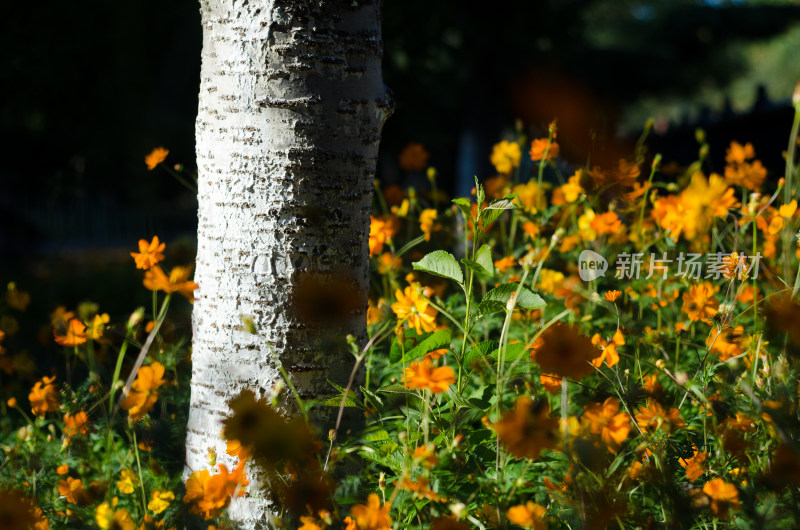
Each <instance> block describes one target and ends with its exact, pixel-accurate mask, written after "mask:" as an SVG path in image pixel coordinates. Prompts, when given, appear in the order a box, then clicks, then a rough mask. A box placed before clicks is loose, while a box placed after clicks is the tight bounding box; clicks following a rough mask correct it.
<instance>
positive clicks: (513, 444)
mask: <svg viewBox="0 0 800 530" xmlns="http://www.w3.org/2000/svg"><path fill="white" fill-rule="evenodd" d="M492 428H493V429H494V431H495V432H496V433H497V437H498V438H499V439H500V443H502V444H503V445H504V446H506V448H508V452H509V453H511V454H512V455H514V456H518V457H525V458H530V459H535V458H537V457H538V456H539V453H541V452H542V450H544V449H552V448H553V447H555V446H556V442H557V440H558V434H557V433H558V420H557V419H555V418H551V417H550V405H549V404H548V403H547V401H537V402H534V401H533V400H531V398H530V397H528V396H520V397H518V398H517V401H516V405H515V407H514V410H513V411H509V412H506V413H505V414H504V415H503V417H502V418H500V420H499V421H498V422H497V423H495V424H494V425H493V426H492Z"/></svg>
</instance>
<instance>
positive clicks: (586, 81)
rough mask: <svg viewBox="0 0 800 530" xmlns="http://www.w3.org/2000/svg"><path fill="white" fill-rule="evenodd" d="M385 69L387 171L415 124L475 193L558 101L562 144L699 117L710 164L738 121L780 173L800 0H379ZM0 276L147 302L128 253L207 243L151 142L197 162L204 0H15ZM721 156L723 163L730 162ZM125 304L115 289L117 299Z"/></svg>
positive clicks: (53, 297) (613, 152) (53, 299)
mask: <svg viewBox="0 0 800 530" xmlns="http://www.w3.org/2000/svg"><path fill="white" fill-rule="evenodd" d="M383 11H384V21H383V36H384V48H385V55H384V62H383V67H384V79H385V82H386V84H387V85H388V86H389V87H390V88H391V89H392V90H393V92H394V95H395V100H396V111H395V114H394V115H393V116H392V117H391V119H390V120H389V121H388V122H387V124H386V126H385V128H384V140H383V142H382V144H381V159H380V162H379V170H378V171H379V176H380V178H381V180H382V181H383V182H384V183H386V184H390V183H396V184H400V185H407V184H409V183H411V184H415V185H419V184H420V183H424V177H423V174H424V171H418V172H416V173H415V172H413V171H411V172H409V171H405V170H401V169H400V168H399V166H398V155H399V153H400V152H401V151H402V149H403V148H404V147H405V146H406V145H407V144H408V143H409V142H418V143H420V144H422V145H423V146H424V147H425V149H426V150H427V151H428V152H429V153H430V158H429V160H428V161H427V164H428V165H433V166H436V167H437V168H438V170H439V175H440V179H441V185H442V186H443V187H444V189H445V190H446V191H448V192H450V193H455V194H465V193H468V191H469V187H471V182H472V176H473V175H478V176H479V177H481V178H486V177H489V176H491V175H492V171H493V170H492V168H491V165H490V164H489V153H490V151H491V146H492V144H494V143H495V142H497V141H498V140H500V139H502V138H503V137H504V135H505V137H507V138H508V137H509V135H513V134H514V131H515V123H520V124H521V125H522V130H524V131H525V132H526V133H527V134H528V135H529V136H536V135H545V134H546V130H547V124H548V123H549V122H550V121H552V120H553V119H556V118H557V119H558V127H559V131H558V135H559V136H558V140H559V143H560V145H561V146H562V155H563V156H564V157H565V158H566V159H567V160H568V161H570V162H572V163H574V164H576V165H578V166H582V165H583V164H584V163H585V161H586V160H587V157H589V156H591V159H592V161H593V163H600V164H602V163H604V161H613V160H614V159H615V157H616V158H618V157H619V156H626V155H630V153H631V151H630V148H629V146H630V145H631V143H632V142H635V140H636V138H637V137H638V136H639V134H640V133H641V130H642V127H643V125H644V123H645V121H646V120H647V119H648V118H653V120H654V122H653V123H654V134H653V135H651V138H650V149H651V152H655V151H657V152H661V153H663V154H664V156H665V161H670V160H675V161H677V162H678V163H679V164H688V163H689V162H690V161H691V160H693V159H694V157H695V156H696V153H697V144H696V142H695V140H694V132H695V130H696V128H697V127H702V128H704V129H705V130H706V131H707V133H708V136H709V139H710V144H711V159H712V163H714V161H715V160H721V159H722V157H723V156H724V150H725V147H726V146H727V144H728V143H729V142H730V141H731V140H732V139H737V140H739V141H741V142H746V141H749V142H752V143H753V145H754V146H755V149H756V152H757V154H758V156H759V158H760V159H761V160H762V161H763V163H764V165H765V166H766V167H767V168H768V169H769V170H770V175H771V178H774V179H777V178H778V177H779V176H780V174H781V173H782V167H783V160H782V158H781V153H782V151H783V150H784V149H785V148H786V142H787V138H788V132H789V128H790V125H791V119H792V109H791V104H790V97H791V93H792V90H793V88H794V85H795V83H796V82H797V81H798V80H800V52H798V50H800V4H798V2H794V1H777V0H772V1H766V0H750V1H745V0H740V1H722V0H717V1H711V0H706V1H700V0H635V1H634V0H543V1H537V2H531V1H511V2H493V3H487V2H478V1H469V0H439V1H437V2H430V1H423V0H384V9H383ZM0 40H1V41H2V52H0V54H2V55H3V60H2V64H3V65H4V68H3V69H2V71H0V76H1V77H2V86H3V88H4V90H3V94H4V98H3V101H2V102H0V145H2V150H3V152H4V153H5V156H4V157H3V163H2V165H0V286H3V285H4V284H5V283H7V282H8V281H11V280H16V281H17V282H18V284H20V285H21V286H22V287H24V288H25V289H26V290H29V291H31V293H32V294H33V300H34V305H35V306H38V307H39V309H40V310H41V311H52V309H53V308H54V307H55V306H56V305H57V304H63V305H67V306H68V307H71V306H74V305H75V304H77V303H79V302H81V301H83V300H86V299H93V300H103V302H104V307H103V310H104V311H108V312H110V313H112V314H113V313H120V314H124V313H125V312H129V311H130V310H131V308H132V307H135V304H147V303H148V294H147V293H146V292H145V291H144V290H143V289H142V288H141V284H140V278H139V277H138V276H137V275H136V274H135V273H133V272H132V269H133V265H132V261H131V260H130V257H129V256H128V252H131V251H135V250H136V242H137V241H138V240H139V239H140V238H148V239H149V238H150V237H152V236H153V235H158V236H159V237H160V238H161V239H162V240H165V241H167V243H168V248H169V252H170V253H171V255H168V260H169V261H170V262H171V263H173V264H178V263H190V262H192V261H193V256H194V249H193V245H194V243H193V241H194V231H195V228H196V208H197V205H196V200H195V197H194V196H193V195H192V194H191V193H190V192H188V191H187V190H186V189H185V188H183V187H182V186H181V185H180V184H179V183H178V182H176V181H175V180H174V179H173V178H171V177H170V176H169V175H168V174H167V173H166V172H165V171H164V170H163V169H161V168H157V169H156V170H154V171H148V169H147V168H146V166H145V164H144V156H145V155H146V154H147V153H148V152H149V151H150V150H151V149H152V148H154V147H157V146H162V145H163V146H165V147H166V148H168V149H169V151H170V153H169V157H168V158H167V161H166V163H167V164H169V165H170V166H172V165H174V164H178V163H181V164H184V166H185V168H186V169H185V170H186V171H187V172H190V173H192V172H194V170H195V167H194V118H195V115H196V110H197V91H198V84H199V71H200V51H201V27H200V16H199V7H198V3H197V1H196V0H171V1H168V2H164V1H161V0H159V1H157V0H140V1H137V2H127V3H125V2H122V3H119V2H101V1H99V0H82V1H78V2H55V1H51V0H44V1H42V2H40V3H38V4H37V6H36V8H35V9H34V8H32V7H30V6H29V5H26V4H25V3H22V2H16V3H11V4H9V5H8V6H6V12H5V16H4V17H3V18H2V20H0ZM718 166H719V167H722V163H719V164H718ZM114 304H118V306H114Z"/></svg>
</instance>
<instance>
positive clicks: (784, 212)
mask: <svg viewBox="0 0 800 530" xmlns="http://www.w3.org/2000/svg"><path fill="white" fill-rule="evenodd" d="M796 211H797V201H796V200H795V199H792V201H791V202H790V203H789V204H783V205H781V207H780V209H779V210H778V212H779V213H780V216H781V217H785V218H786V219H789V218H791V217H792V216H794V213H795V212H796Z"/></svg>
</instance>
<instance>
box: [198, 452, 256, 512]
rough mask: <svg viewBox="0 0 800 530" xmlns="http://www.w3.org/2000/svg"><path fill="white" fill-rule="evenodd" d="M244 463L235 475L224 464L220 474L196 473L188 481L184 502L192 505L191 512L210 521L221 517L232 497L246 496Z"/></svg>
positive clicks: (205, 470)
mask: <svg viewBox="0 0 800 530" xmlns="http://www.w3.org/2000/svg"><path fill="white" fill-rule="evenodd" d="M244 465H245V463H244V462H240V463H239V465H238V466H237V467H236V469H234V471H233V473H231V472H229V471H228V468H227V467H226V466H225V465H224V464H222V465H220V466H219V473H217V474H216V475H211V473H209V471H208V470H207V469H204V470H202V471H195V472H194V473H192V474H191V475H190V476H189V478H188V479H187V480H186V495H184V497H183V502H184V503H186V504H189V503H192V506H191V507H190V508H189V511H190V512H192V513H197V514H200V515H202V516H203V518H204V519H206V520H209V519H212V518H214V517H216V516H217V515H219V514H220V513H221V512H222V510H223V509H224V508H225V507H227V506H228V504H229V503H230V500H231V496H233V495H236V494H237V491H238V496H242V495H244V494H245V492H244V489H243V488H244V486H247V484H248V481H247V477H246V476H245V474H244Z"/></svg>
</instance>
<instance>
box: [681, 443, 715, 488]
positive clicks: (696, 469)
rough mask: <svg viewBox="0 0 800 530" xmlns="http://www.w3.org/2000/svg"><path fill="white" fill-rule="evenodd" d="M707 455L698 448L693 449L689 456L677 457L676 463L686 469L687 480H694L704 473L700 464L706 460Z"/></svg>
mask: <svg viewBox="0 0 800 530" xmlns="http://www.w3.org/2000/svg"><path fill="white" fill-rule="evenodd" d="M707 457H708V453H706V452H705V451H701V450H700V449H695V450H694V455H692V456H691V458H679V459H678V463H679V464H680V465H681V466H683V467H684V468H685V469H686V478H687V479H688V480H689V482H694V481H695V480H697V479H699V478H700V477H701V476H702V474H703V473H705V470H704V469H703V466H702V464H703V462H705V461H706V458H707Z"/></svg>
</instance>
